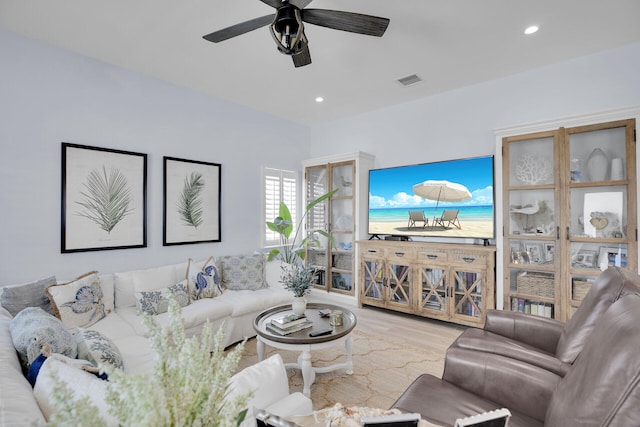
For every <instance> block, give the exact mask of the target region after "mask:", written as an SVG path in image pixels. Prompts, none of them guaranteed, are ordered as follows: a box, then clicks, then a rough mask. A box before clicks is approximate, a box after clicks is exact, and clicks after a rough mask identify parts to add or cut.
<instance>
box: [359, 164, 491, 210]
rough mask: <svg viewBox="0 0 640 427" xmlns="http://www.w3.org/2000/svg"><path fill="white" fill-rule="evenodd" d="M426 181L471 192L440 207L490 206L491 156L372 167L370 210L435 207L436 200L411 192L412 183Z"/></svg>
mask: <svg viewBox="0 0 640 427" xmlns="http://www.w3.org/2000/svg"><path fill="white" fill-rule="evenodd" d="M427 180H445V181H450V182H455V183H458V184H462V185H464V186H465V187H467V189H468V190H469V192H471V196H472V197H471V199H469V200H465V201H463V202H452V203H442V202H441V203H440V206H443V205H456V206H493V157H492V156H489V157H478V158H473V159H461V160H450V161H444V162H437V163H425V164H420V165H411V166H402V167H392V168H387V169H375V170H372V171H370V174H369V209H386V208H411V207H423V206H424V207H429V206H435V204H436V201H435V200H426V199H424V198H422V197H420V196H416V195H415V194H413V190H412V188H413V186H414V185H415V184H419V183H421V182H424V181H427Z"/></svg>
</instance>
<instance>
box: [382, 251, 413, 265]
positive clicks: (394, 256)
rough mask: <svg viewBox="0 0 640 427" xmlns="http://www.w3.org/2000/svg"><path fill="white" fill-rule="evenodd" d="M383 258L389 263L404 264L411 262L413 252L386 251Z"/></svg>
mask: <svg viewBox="0 0 640 427" xmlns="http://www.w3.org/2000/svg"><path fill="white" fill-rule="evenodd" d="M385 258H386V259H387V261H389V262H390V263H400V264H406V263H408V262H411V261H413V252H412V251H407V250H404V249H388V250H387V251H386V257H385Z"/></svg>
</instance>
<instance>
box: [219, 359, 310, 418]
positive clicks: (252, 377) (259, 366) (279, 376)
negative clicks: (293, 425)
mask: <svg viewBox="0 0 640 427" xmlns="http://www.w3.org/2000/svg"><path fill="white" fill-rule="evenodd" d="M248 391H253V397H252V398H251V399H249V402H248V405H247V406H248V408H249V411H248V412H247V416H246V418H245V421H244V422H243V423H242V427H251V426H255V425H256V421H255V414H254V409H264V410H265V411H267V412H269V413H270V414H274V415H277V416H279V417H288V416H292V415H308V414H310V413H311V412H312V411H313V404H312V402H311V399H309V398H308V397H306V396H305V395H303V394H302V393H300V392H295V393H289V378H288V377H287V370H286V368H285V367H284V362H283V361H282V357H280V355H279V354H274V355H273V356H271V357H269V358H268V359H265V360H263V361H262V362H258V363H256V364H255V365H252V366H249V367H247V368H245V369H243V370H242V371H240V372H238V373H237V374H235V375H234V376H233V377H231V380H230V390H229V397H230V398H233V396H235V395H236V394H241V393H246V392H248Z"/></svg>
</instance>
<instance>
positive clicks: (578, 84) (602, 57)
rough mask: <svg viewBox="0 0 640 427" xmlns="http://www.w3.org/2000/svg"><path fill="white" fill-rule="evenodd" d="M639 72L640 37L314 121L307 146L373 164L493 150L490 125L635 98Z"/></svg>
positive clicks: (638, 99) (639, 99) (639, 97)
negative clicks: (356, 155) (358, 155)
mask: <svg viewBox="0 0 640 427" xmlns="http://www.w3.org/2000/svg"><path fill="white" fill-rule="evenodd" d="M434 66H437V65H436V64H434ZM639 73H640V43H638V44H633V45H629V46H626V47H623V48H620V49H615V50H611V51H607V52H604V53H601V54H597V55H591V56H587V57H584V58H579V59H575V60H572V61H567V62H564V63H561V64H557V65H553V66H548V67H544V68H539V69H535V70H531V71H528V72H525V73H521V74H517V75H513V76H510V77H506V78H502V79H498V80H494V81H490V82H486V83H482V84H478V85H474V86H469V87H465V88H462V89H459V90H455V91H450V92H446V93H442V94H439V95H436V96H432V97H429V98H424V99H420V100H418V101H414V102H410V103H406V104H402V105H398V106H394V107H390V108H386V109H383V110H379V111H375V112H372V113H368V114H363V115H360V116H358V117H355V118H351V119H345V120H341V121H336V122H333V123H330V124H326V125H322V126H315V127H313V128H312V129H311V147H310V152H311V156H312V157H316V156H323V155H328V154H332V153H336V152H351V151H365V152H370V153H373V154H375V155H376V167H388V166H396V165H403V164H415V163H425V162H431V161H436V160H448V159H454V158H461V157H474V156H480V155H488V154H494V152H495V148H494V147H495V140H494V133H493V130H494V129H496V128H502V127H506V126H511V125H517V124H524V123H530V122H538V121H542V120H548V119H555V118H558V117H564V116H574V115H578V114H586V113H593V112H597V111H602V110H609V109H615V108H621V107H626V106H631V105H637V104H640V78H638V76H639V75H640V74H639ZM420 84H423V85H428V84H429V82H428V81H425V82H423V83H420ZM398 90H411V88H410V87H408V88H402V87H398Z"/></svg>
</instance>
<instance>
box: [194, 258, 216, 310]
mask: <svg viewBox="0 0 640 427" xmlns="http://www.w3.org/2000/svg"><path fill="white" fill-rule="evenodd" d="M187 287H188V288H189V294H190V295H191V299H192V300H199V299H201V298H214V297H217V296H218V295H222V287H221V286H220V273H219V272H218V267H216V264H215V259H214V258H213V257H209V259H208V260H207V261H206V262H205V263H204V264H203V265H202V267H200V266H199V265H198V264H197V263H196V262H194V261H193V260H192V259H189V266H188V267H187Z"/></svg>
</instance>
